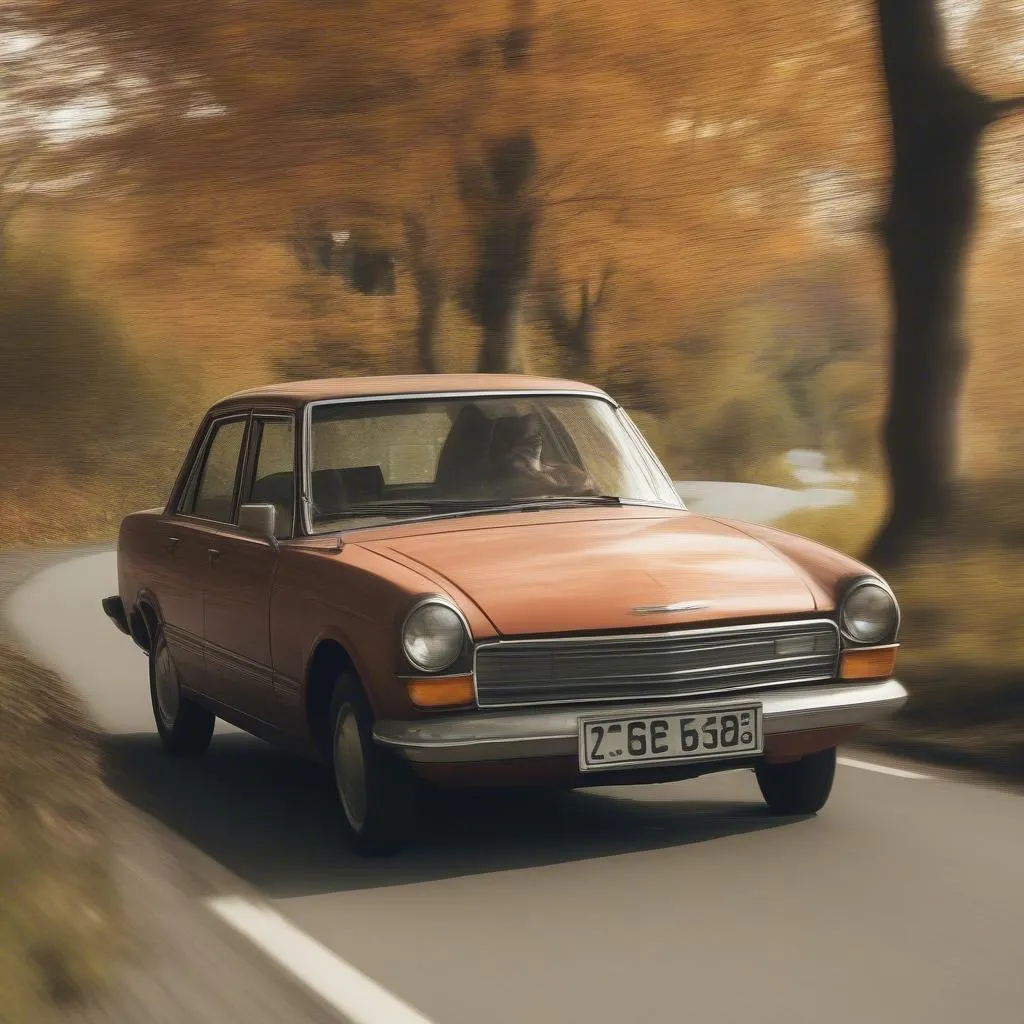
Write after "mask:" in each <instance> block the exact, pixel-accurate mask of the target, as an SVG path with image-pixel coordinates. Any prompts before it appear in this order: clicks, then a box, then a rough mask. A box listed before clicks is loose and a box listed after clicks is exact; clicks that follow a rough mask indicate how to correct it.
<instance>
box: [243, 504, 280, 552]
mask: <svg viewBox="0 0 1024 1024" xmlns="http://www.w3.org/2000/svg"><path fill="white" fill-rule="evenodd" d="M276 522H277V509H276V508H274V506H273V505H243V506H242V507H241V508H240V509H239V510H238V528H239V529H240V530H241V531H242V532H243V533H247V534H249V535H250V536H251V537H259V538H261V539H262V540H266V541H270V543H271V544H274V543H276V541H277V538H276V537H275V536H274V526H275V525H276Z"/></svg>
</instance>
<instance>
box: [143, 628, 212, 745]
mask: <svg viewBox="0 0 1024 1024" xmlns="http://www.w3.org/2000/svg"><path fill="white" fill-rule="evenodd" d="M165 673H170V674H171V677H172V678H171V677H167V676H166V675H165ZM158 678H159V681H160V683H162V685H163V687H165V688H164V689H161V687H160V686H158ZM167 687H169V688H170V690H173V691H174V693H176V696H175V697H171V695H170V694H169V691H168V689H167ZM161 694H162V696H161ZM149 697H150V700H151V701H152V704H153V718H154V719H155V720H156V731H157V732H158V733H159V734H160V743H161V745H162V746H163V749H164V753H166V754H170V755H171V756H173V757H182V756H184V757H196V756H198V755H199V754H203V753H205V752H206V748H207V747H209V745H210V740H211V739H212V738H213V729H214V726H215V725H216V724H217V716H216V715H215V714H214V713H213V712H212V711H209V710H208V709H206V708H204V707H203V706H202V705H201V704H197V703H196V702H195V701H194V700H190V699H189V698H188V697H184V696H182V694H181V690H180V687H179V684H178V673H177V669H176V668H175V666H174V661H173V660H172V658H171V653H170V651H169V650H168V649H167V642H166V641H165V640H164V635H163V630H160V629H158V630H157V632H156V635H155V636H154V637H153V644H152V647H151V649H150V653H149Z"/></svg>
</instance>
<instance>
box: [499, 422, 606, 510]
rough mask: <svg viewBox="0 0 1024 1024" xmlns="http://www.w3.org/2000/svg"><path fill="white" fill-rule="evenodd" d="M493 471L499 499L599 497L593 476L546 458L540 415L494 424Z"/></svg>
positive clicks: (565, 463) (577, 468)
mask: <svg viewBox="0 0 1024 1024" xmlns="http://www.w3.org/2000/svg"><path fill="white" fill-rule="evenodd" d="M491 460H492V461H491V471H492V479H493V481H494V484H493V486H494V490H495V492H497V494H496V496H500V497H503V498H504V497H516V498H518V497H540V496H542V495H549V494H559V495H561V494H569V495H585V494H588V495H589V494H597V488H596V486H595V484H594V481H593V479H592V478H591V476H590V474H589V473H587V472H586V471H585V470H584V469H581V468H580V467H579V466H574V465H571V464H569V463H567V462H547V461H545V459H544V433H543V430H542V426H541V420H540V417H539V416H538V415H537V414H536V413H526V414H525V415H522V416H506V417H503V418H502V419H499V420H498V421H497V422H496V423H495V425H494V438H493V441H492V446H491Z"/></svg>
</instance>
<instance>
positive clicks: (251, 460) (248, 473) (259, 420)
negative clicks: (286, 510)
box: [235, 409, 301, 542]
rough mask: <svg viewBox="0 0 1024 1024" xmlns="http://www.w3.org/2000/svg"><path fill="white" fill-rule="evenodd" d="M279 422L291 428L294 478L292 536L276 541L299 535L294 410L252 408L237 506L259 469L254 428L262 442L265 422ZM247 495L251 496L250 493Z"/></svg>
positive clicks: (296, 437) (254, 482)
mask: <svg viewBox="0 0 1024 1024" xmlns="http://www.w3.org/2000/svg"><path fill="white" fill-rule="evenodd" d="M274 422H277V423H280V422H286V423H288V424H289V425H290V426H291V428H292V477H293V478H294V481H293V485H292V510H291V511H292V536H291V537H278V538H277V540H278V542H280V541H283V540H294V539H295V538H296V537H298V536H301V534H300V532H299V530H298V529H297V526H298V525H299V523H300V521H299V519H298V518H297V516H296V512H297V510H298V509H299V508H300V507H301V505H300V501H299V466H298V459H299V447H298V435H299V424H298V422H297V417H296V415H295V413H294V412H288V411H286V410H283V409H277V410H274V409H272V410H270V411H267V412H264V411H262V410H259V409H253V410H252V419H251V423H250V425H249V437H248V444H247V447H246V453H245V469H244V472H243V477H242V481H241V490H239V492H238V508H239V509H241V507H242V505H244V504H245V501H244V500H243V499H244V497H245V489H246V488H247V487H248V488H249V489H250V490H251V489H252V488H253V487H254V486H255V485H256V472H257V470H258V469H259V457H260V452H259V447H258V446H257V443H256V441H257V439H256V430H257V426H258V427H259V444H260V445H262V444H263V425H264V424H265V423H274ZM249 497H252V495H251V494H250V495H249ZM237 516H238V512H237V511H236V513H235V517H236V518H237Z"/></svg>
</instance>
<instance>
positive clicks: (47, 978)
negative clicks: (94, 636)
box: [0, 646, 125, 1024]
mask: <svg viewBox="0 0 1024 1024" xmlns="http://www.w3.org/2000/svg"><path fill="white" fill-rule="evenodd" d="M112 809H113V804H112V798H111V797H110V795H109V793H108V791H107V790H106V788H105V786H104V785H103V783H102V781H101V773H100V765H99V760H98V754H97V749H96V744H95V738H94V736H93V733H92V731H91V729H90V727H89V724H88V722H87V720H86V719H85V717H84V715H83V713H82V711H81V709H80V708H79V707H78V705H77V703H76V702H75V700H74V699H73V698H72V697H71V696H70V695H69V694H68V692H67V690H66V689H65V687H64V684H63V683H62V682H61V680H60V679H59V678H58V677H56V676H55V675H53V674H52V673H50V672H47V671H45V670H43V669H41V668H38V667H37V666H35V665H33V664H32V663H31V662H29V661H28V660H27V659H25V658H23V657H22V656H21V655H19V654H18V653H16V652H15V651H13V650H11V649H10V648H8V647H5V646H0V1022H3V1024H26V1022H29V1021H32V1022H37V1021H39V1022H44V1021H47V1020H49V1019H51V1018H52V1017H54V1016H56V1015H57V1013H58V1011H60V1010H61V1009H62V1008H65V1007H68V1006H74V1005H78V1004H81V1003H84V1002H86V1001H87V1000H88V999H89V998H90V997H91V996H92V995H93V994H94V993H96V992H98V991H99V990H100V989H102V987H103V986H104V984H105V982H106V981H107V979H108V976H109V971H110V970H111V969H112V967H113V965H114V963H115V962H116V958H117V956H118V954H119V952H121V951H122V950H123V949H124V948H125V946H124V941H125V940H124V931H123V918H122V915H121V910H120V906H119V903H118V899H117V893H116V889H115V883H114V880H113V862H112V859H113V855H112V852H111V848H110V844H109V842H108V840H109V834H108V831H107V825H108V821H109V817H110V814H111V812H112Z"/></svg>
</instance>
